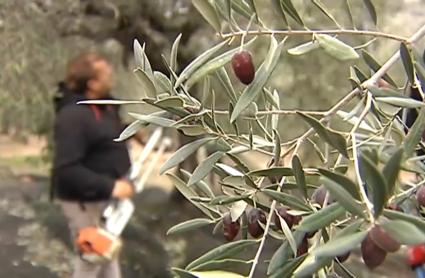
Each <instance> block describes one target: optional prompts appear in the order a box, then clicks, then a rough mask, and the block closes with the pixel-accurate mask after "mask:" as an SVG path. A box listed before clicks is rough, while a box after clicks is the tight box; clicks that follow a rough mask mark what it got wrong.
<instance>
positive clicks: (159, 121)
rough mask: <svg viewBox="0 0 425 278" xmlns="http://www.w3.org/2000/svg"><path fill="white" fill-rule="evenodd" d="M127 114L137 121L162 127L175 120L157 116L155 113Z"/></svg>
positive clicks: (168, 125)
mask: <svg viewBox="0 0 425 278" xmlns="http://www.w3.org/2000/svg"><path fill="white" fill-rule="evenodd" d="M128 114H129V115H130V116H132V117H133V118H135V119H137V120H139V121H142V122H145V123H150V124H154V125H157V126H162V127H170V126H172V125H173V124H174V123H175V121H173V120H170V119H167V118H162V117H158V116H155V115H143V114H137V113H128Z"/></svg>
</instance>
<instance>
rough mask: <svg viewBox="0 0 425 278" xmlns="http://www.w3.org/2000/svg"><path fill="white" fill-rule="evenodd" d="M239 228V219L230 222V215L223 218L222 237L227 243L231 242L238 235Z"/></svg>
mask: <svg viewBox="0 0 425 278" xmlns="http://www.w3.org/2000/svg"><path fill="white" fill-rule="evenodd" d="M240 228H241V224H240V223H239V219H238V220H236V221H232V217H231V216H230V213H228V214H226V215H225V216H224V217H223V235H224V237H225V238H226V239H227V240H228V241H232V240H233V239H234V238H235V237H236V236H237V235H238V233H239V230H240Z"/></svg>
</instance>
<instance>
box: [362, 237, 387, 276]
mask: <svg viewBox="0 0 425 278" xmlns="http://www.w3.org/2000/svg"><path fill="white" fill-rule="evenodd" d="M361 252H362V258H363V261H364V263H365V264H366V266H367V267H368V268H369V269H374V268H376V267H378V266H379V265H381V264H382V263H383V262H384V261H385V257H386V256H387V252H385V250H383V249H382V248H380V247H379V246H378V245H376V244H375V242H374V241H373V240H372V238H371V237H370V234H369V233H368V234H367V236H366V238H365V239H364V240H363V242H362V245H361Z"/></svg>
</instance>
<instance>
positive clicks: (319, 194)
mask: <svg viewBox="0 0 425 278" xmlns="http://www.w3.org/2000/svg"><path fill="white" fill-rule="evenodd" d="M327 192H328V190H326V188H325V187H324V186H323V185H321V186H319V187H318V188H316V190H314V192H313V195H312V196H311V199H312V200H313V201H314V202H315V203H316V204H318V205H320V206H321V207H323V204H324V203H325V198H326V193H327ZM331 202H332V200H331V196H328V204H330V203H331Z"/></svg>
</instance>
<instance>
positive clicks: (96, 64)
mask: <svg viewBox="0 0 425 278" xmlns="http://www.w3.org/2000/svg"><path fill="white" fill-rule="evenodd" d="M112 77H113V71H112V68H111V66H110V64H109V63H108V62H107V60H106V59H105V58H104V57H103V56H101V55H99V54H98V53H95V52H88V53H83V54H80V55H79V56H77V57H75V58H74V59H72V60H71V61H70V62H69V64H68V67H67V69H66V76H65V80H64V81H63V82H61V83H60V86H59V94H60V95H59V96H58V97H57V98H56V100H55V105H56V119H55V126H54V162H53V171H52V192H53V196H54V199H55V201H56V200H57V202H58V203H59V205H60V206H61V208H62V211H63V214H64V215H65V217H66V218H67V220H68V224H69V228H70V231H71V237H72V241H74V240H75V238H76V237H77V235H78V231H79V230H80V229H82V228H84V227H88V226H94V225H97V224H99V221H100V219H101V215H102V212H103V209H104V208H105V207H106V206H107V205H108V203H109V202H110V200H111V199H113V198H115V199H125V198H129V197H131V196H132V195H133V192H134V189H133V185H132V184H131V182H129V181H128V180H126V179H125V178H124V177H125V176H126V174H128V171H129V168H130V157H129V153H128V150H127V147H126V144H125V143H123V142H114V141H113V139H115V138H117V137H118V136H119V134H120V132H121V131H122V129H123V125H122V123H121V121H120V118H119V114H118V110H117V108H116V107H117V106H105V105H77V102H78V101H81V100H96V99H108V98H110V91H111V89H112V86H113V78H112ZM72 277H73V278H83V277H84V278H95V277H99V278H100V277H104V278H118V277H121V271H120V266H119V262H118V258H116V259H114V260H111V261H107V262H105V263H102V264H94V263H90V262H88V261H85V260H83V259H82V258H81V257H80V256H77V258H76V261H75V265H74V272H73V276H72Z"/></svg>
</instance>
